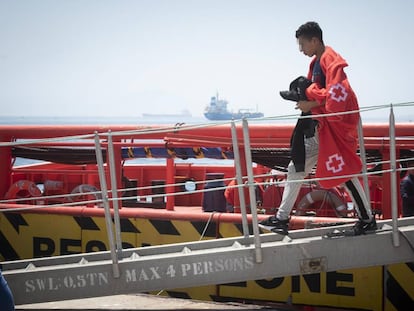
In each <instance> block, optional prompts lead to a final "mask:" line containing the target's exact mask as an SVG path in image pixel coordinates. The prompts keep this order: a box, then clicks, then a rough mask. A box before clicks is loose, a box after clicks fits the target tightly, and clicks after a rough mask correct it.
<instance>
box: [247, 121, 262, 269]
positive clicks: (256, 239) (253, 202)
mask: <svg viewBox="0 0 414 311" xmlns="http://www.w3.org/2000/svg"><path fill="white" fill-rule="evenodd" d="M243 140H244V150H245V154H246V168H247V180H248V185H249V197H250V209H251V212H252V226H253V236H254V244H255V251H256V263H261V262H262V261H263V259H262V248H261V245H260V234H259V227H258V222H257V206H256V193H255V190H254V189H255V184H254V177H253V167H252V154H251V150H250V136H249V125H248V123H247V120H246V119H245V118H243Z"/></svg>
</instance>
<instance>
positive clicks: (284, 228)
mask: <svg viewBox="0 0 414 311" xmlns="http://www.w3.org/2000/svg"><path fill="white" fill-rule="evenodd" d="M288 226H289V219H286V220H280V219H278V218H277V217H276V216H270V217H269V218H267V219H265V220H262V221H261V222H259V227H261V228H263V229H266V230H270V231H272V232H274V233H280V234H284V235H287V234H288Z"/></svg>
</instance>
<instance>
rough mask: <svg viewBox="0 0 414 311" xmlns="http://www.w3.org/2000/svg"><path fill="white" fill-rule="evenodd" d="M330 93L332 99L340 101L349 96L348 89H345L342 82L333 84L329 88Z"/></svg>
mask: <svg viewBox="0 0 414 311" xmlns="http://www.w3.org/2000/svg"><path fill="white" fill-rule="evenodd" d="M329 94H331V97H332V99H333V100H335V101H337V102H338V103H339V102H340V101H345V100H346V98H347V97H348V93H347V91H346V90H345V88H344V86H343V85H342V84H340V83H337V84H335V85H332V86H331V88H330V89H329Z"/></svg>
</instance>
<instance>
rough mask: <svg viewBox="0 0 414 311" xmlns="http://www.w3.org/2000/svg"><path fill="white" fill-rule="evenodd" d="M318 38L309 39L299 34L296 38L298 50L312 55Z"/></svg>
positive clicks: (314, 52)
mask: <svg viewBox="0 0 414 311" xmlns="http://www.w3.org/2000/svg"><path fill="white" fill-rule="evenodd" d="M317 43H318V39H316V38H315V37H312V38H311V39H309V38H306V37H303V36H300V37H299V38H298V44H299V51H301V52H302V53H303V54H305V55H306V56H309V57H312V56H314V55H315V54H316V50H317Z"/></svg>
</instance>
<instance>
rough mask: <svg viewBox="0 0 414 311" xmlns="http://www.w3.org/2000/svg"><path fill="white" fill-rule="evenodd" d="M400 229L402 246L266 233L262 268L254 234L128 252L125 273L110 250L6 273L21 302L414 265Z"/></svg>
mask: <svg viewBox="0 0 414 311" xmlns="http://www.w3.org/2000/svg"><path fill="white" fill-rule="evenodd" d="M378 224H379V225H384V224H385V225H386V226H389V227H391V221H379V222H378ZM347 226H349V225H344V226H340V227H338V228H345V227H347ZM398 227H399V230H398V232H399V235H400V237H402V238H401V239H400V245H399V246H398V247H395V246H394V245H393V243H392V230H384V231H383V232H379V233H376V234H367V235H361V236H355V237H346V238H337V239H325V238H323V237H322V235H323V234H324V232H327V231H330V230H332V227H330V228H319V229H306V230H294V231H292V233H291V234H290V235H289V237H284V236H280V235H277V234H261V235H260V242H261V262H258V261H257V259H258V258H257V255H256V252H255V246H254V237H253V236H249V237H247V238H245V237H239V238H227V239H219V240H210V241H200V242H193V243H180V244H170V245H166V246H152V247H144V248H135V249H127V250H123V252H122V258H119V261H118V263H117V267H118V275H116V274H115V273H114V269H113V262H112V260H111V254H110V252H109V251H107V252H97V253H87V254H78V255H67V256H58V257H50V258H39V259H28V260H20V261H13V262H3V263H2V267H3V273H4V276H5V278H6V279H7V281H8V283H9V286H10V288H11V290H12V292H13V294H14V298H15V303H16V304H27V303H36V302H46V301H59V300H67V299H74V298H81V297H82V298H86V297H97V296H106V295H116V294H127V293H138V292H148V291H155V290H156V291H158V290H164V289H174V288H184V287H193V286H202V285H212V284H225V283H232V282H239V281H246V280H257V279H265V278H273V277H283V276H286V275H303V274H311V273H319V272H328V271H335V270H340V269H349V268H357V267H358V268H361V267H369V266H375V265H387V264H393V263H400V262H411V261H414V248H413V246H414V217H410V218H403V219H399V220H398ZM379 245H380V247H379Z"/></svg>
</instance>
